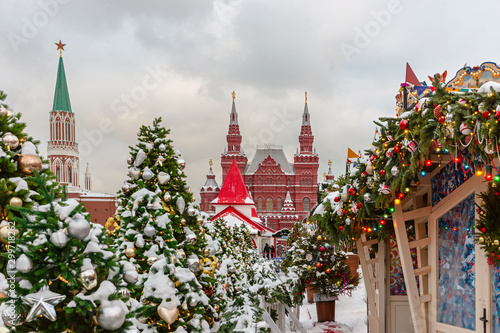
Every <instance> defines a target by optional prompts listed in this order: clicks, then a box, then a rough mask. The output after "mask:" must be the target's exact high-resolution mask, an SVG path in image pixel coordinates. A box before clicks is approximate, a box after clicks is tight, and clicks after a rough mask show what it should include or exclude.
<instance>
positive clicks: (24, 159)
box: [17, 155, 42, 175]
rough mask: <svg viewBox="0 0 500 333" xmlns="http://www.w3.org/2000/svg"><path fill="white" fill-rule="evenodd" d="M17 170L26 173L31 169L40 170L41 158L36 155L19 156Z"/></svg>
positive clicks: (31, 170) (29, 172) (31, 171)
mask: <svg viewBox="0 0 500 333" xmlns="http://www.w3.org/2000/svg"><path fill="white" fill-rule="evenodd" d="M17 165H18V167H19V170H21V171H22V172H23V173H25V174H27V175H31V174H32V173H33V170H36V171H38V172H40V170H42V160H41V159H40V157H38V156H37V155H24V156H19V159H18V160H17Z"/></svg>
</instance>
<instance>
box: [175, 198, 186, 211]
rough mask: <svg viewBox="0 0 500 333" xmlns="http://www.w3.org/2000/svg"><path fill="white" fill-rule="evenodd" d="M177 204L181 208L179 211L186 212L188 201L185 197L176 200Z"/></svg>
mask: <svg viewBox="0 0 500 333" xmlns="http://www.w3.org/2000/svg"><path fill="white" fill-rule="evenodd" d="M175 204H176V205H177V208H178V209H179V213H180V214H182V213H184V209H185V208H186V202H185V201H184V199H183V198H182V197H178V198H177V200H175Z"/></svg>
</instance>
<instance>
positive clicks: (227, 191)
mask: <svg viewBox="0 0 500 333" xmlns="http://www.w3.org/2000/svg"><path fill="white" fill-rule="evenodd" d="M212 204H240V205H241V204H246V205H249V204H251V205H254V204H255V203H254V202H253V200H252V199H251V198H250V196H249V195H248V192H247V189H246V187H245V183H243V178H241V173H240V170H239V169H238V165H237V164H236V160H233V163H232V164H231V167H230V168H229V171H228V172H227V175H226V179H224V183H222V187H221V189H220V192H219V195H218V196H217V198H216V199H215V200H214V201H212Z"/></svg>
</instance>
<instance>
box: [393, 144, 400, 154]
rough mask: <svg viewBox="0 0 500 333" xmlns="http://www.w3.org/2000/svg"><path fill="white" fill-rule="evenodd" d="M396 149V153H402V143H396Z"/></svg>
mask: <svg viewBox="0 0 500 333" xmlns="http://www.w3.org/2000/svg"><path fill="white" fill-rule="evenodd" d="M394 151H395V152H396V153H400V152H401V146H400V145H396V146H395V147H394Z"/></svg>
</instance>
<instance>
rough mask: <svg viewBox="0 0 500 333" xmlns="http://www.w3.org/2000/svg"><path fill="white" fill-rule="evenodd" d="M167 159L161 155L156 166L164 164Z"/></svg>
mask: <svg viewBox="0 0 500 333" xmlns="http://www.w3.org/2000/svg"><path fill="white" fill-rule="evenodd" d="M165 160H166V158H165V157H163V156H161V155H160V156H159V157H158V159H157V160H156V162H155V166H156V165H159V166H163V162H165Z"/></svg>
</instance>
